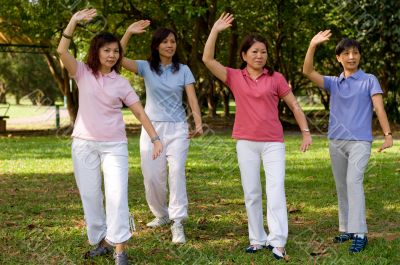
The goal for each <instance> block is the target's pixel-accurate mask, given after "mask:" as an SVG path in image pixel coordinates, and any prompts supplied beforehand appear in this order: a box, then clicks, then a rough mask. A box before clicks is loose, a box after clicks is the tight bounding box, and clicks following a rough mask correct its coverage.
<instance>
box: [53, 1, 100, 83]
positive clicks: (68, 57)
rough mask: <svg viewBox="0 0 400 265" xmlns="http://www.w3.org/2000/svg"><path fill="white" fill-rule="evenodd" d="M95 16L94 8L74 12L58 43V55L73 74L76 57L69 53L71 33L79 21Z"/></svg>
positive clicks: (75, 66) (88, 19)
mask: <svg viewBox="0 0 400 265" xmlns="http://www.w3.org/2000/svg"><path fill="white" fill-rule="evenodd" d="M95 16H96V9H83V10H81V11H78V12H76V13H75V14H74V15H73V16H72V18H71V20H70V21H69V23H68V25H67V27H66V28H65V30H64V32H63V34H62V37H61V40H60V43H59V44H58V47H57V53H58V54H59V55H60V58H61V61H62V62H63V64H64V66H65V68H66V69H67V70H68V72H69V73H70V74H71V75H75V73H76V69H77V63H76V59H75V58H74V56H72V54H70V53H69V51H68V48H69V45H70V43H71V39H72V35H73V34H74V31H75V28H76V25H77V24H78V22H79V21H90V20H91V19H92V18H93V17H95Z"/></svg>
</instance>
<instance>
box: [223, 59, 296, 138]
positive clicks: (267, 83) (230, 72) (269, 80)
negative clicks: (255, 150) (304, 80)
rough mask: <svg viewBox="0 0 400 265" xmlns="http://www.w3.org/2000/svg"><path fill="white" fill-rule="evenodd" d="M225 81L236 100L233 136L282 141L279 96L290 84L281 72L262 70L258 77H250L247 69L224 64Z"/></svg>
mask: <svg viewBox="0 0 400 265" xmlns="http://www.w3.org/2000/svg"><path fill="white" fill-rule="evenodd" d="M226 70H227V79H226V84H227V85H228V86H229V87H230V89H231V91H232V93H233V95H234V96H235V102H236V115H235V123H234V125H233V132H232V137H233V138H235V139H240V140H251V141H260V142H283V128H282V124H281V122H280V121H279V112H278V103H279V99H280V98H282V97H284V96H286V95H287V94H289V93H290V91H291V88H290V87H289V85H288V83H287V82H286V80H285V78H284V77H283V75H282V74H281V73H278V72H274V73H273V75H272V76H270V75H268V71H267V70H266V69H264V72H263V73H262V75H261V76H259V77H258V78H257V80H253V79H251V77H250V75H249V73H248V72H247V70H246V69H243V70H240V69H232V68H229V67H227V68H226Z"/></svg>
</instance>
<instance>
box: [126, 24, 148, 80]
mask: <svg viewBox="0 0 400 265" xmlns="http://www.w3.org/2000/svg"><path fill="white" fill-rule="evenodd" d="M148 26H150V20H139V21H136V22H134V23H132V24H131V25H130V26H129V27H128V28H127V29H126V32H125V34H124V36H123V37H122V39H121V46H122V49H123V50H124V53H125V51H126V46H127V45H128V42H129V39H130V38H131V36H132V35H133V34H141V33H143V32H146V28H147V27H148ZM122 66H123V67H124V68H125V69H127V70H129V71H131V72H134V73H137V72H138V69H137V65H136V62H135V61H134V60H131V59H128V58H126V57H124V58H123V59H122Z"/></svg>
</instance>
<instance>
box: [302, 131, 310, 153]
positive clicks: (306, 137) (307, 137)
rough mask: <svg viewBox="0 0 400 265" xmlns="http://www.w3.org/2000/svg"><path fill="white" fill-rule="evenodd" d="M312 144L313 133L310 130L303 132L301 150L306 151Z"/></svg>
mask: <svg viewBox="0 0 400 265" xmlns="http://www.w3.org/2000/svg"><path fill="white" fill-rule="evenodd" d="M310 145H312V139H311V134H310V133H309V132H304V133H303V141H302V143H301V146H300V150H301V151H302V152H305V151H307V150H308V149H309V148H310Z"/></svg>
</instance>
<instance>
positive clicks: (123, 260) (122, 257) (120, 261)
mask: <svg viewBox="0 0 400 265" xmlns="http://www.w3.org/2000/svg"><path fill="white" fill-rule="evenodd" d="M114 260H115V265H128V264H129V263H128V255H127V254H126V253H125V252H121V253H118V254H117V253H114Z"/></svg>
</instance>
